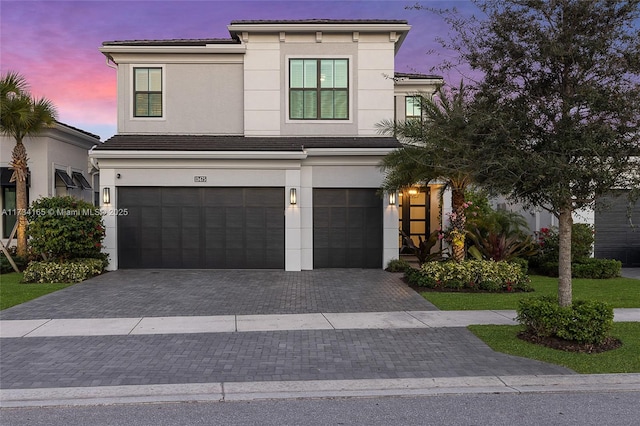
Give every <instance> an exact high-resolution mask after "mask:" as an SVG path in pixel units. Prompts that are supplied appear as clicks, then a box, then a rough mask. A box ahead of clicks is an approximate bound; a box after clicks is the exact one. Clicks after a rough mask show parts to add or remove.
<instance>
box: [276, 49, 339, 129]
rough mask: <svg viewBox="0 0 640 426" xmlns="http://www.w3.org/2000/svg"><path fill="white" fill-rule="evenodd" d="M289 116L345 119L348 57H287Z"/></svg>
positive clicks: (306, 118)
mask: <svg viewBox="0 0 640 426" xmlns="http://www.w3.org/2000/svg"><path fill="white" fill-rule="evenodd" d="M289 118H290V119H292V120H347V119H349V60H348V59H291V60H290V61H289Z"/></svg>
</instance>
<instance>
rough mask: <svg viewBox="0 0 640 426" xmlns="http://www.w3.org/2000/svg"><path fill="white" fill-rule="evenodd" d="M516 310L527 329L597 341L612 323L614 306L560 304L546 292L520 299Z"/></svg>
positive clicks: (581, 302)
mask: <svg viewBox="0 0 640 426" xmlns="http://www.w3.org/2000/svg"><path fill="white" fill-rule="evenodd" d="M517 313H518V317H517V319H518V321H519V322H520V324H522V325H524V326H525V328H526V331H527V332H529V333H532V334H534V335H536V336H538V337H558V338H560V339H564V340H570V341H573V342H577V343H585V344H593V345H597V344H600V343H602V342H603V341H604V339H605V338H606V337H607V336H608V334H609V332H610V331H611V327H613V308H611V307H610V306H609V305H607V304H606V303H604V302H598V301H575V302H574V303H573V304H572V305H571V306H567V307H561V306H559V305H558V302H557V301H556V300H554V299H553V298H551V297H548V296H547V297H540V298H530V299H522V300H520V302H519V305H518V309H517Z"/></svg>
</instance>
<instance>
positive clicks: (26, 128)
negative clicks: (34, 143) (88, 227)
mask: <svg viewBox="0 0 640 426" xmlns="http://www.w3.org/2000/svg"><path fill="white" fill-rule="evenodd" d="M55 117H56V110H55V108H54V106H53V104H52V103H51V102H50V101H49V100H47V99H45V98H39V99H36V98H34V97H32V96H31V94H30V92H29V85H28V84H27V81H26V79H25V78H24V77H23V76H21V75H20V74H18V73H16V72H12V71H9V72H7V73H6V74H5V75H3V76H2V78H0V132H2V133H3V134H5V135H8V136H11V137H12V138H13V139H15V146H14V148H13V151H12V155H11V162H10V163H9V166H10V167H11V168H12V169H13V175H12V176H11V181H12V182H15V183H16V214H17V221H18V230H17V254H18V256H22V257H24V256H26V254H27V218H26V216H25V213H26V211H27V209H28V207H29V203H28V200H27V173H28V164H27V162H28V158H27V150H26V149H25V146H24V143H23V141H24V138H25V137H27V136H33V135H36V134H38V133H40V132H41V131H42V130H43V129H44V128H45V127H47V126H50V125H52V124H53V123H54V122H55Z"/></svg>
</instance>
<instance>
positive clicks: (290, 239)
mask: <svg viewBox="0 0 640 426" xmlns="http://www.w3.org/2000/svg"><path fill="white" fill-rule="evenodd" d="M292 189H295V192H296V204H291V190H292ZM284 192H285V218H284V224H285V231H284V232H285V252H284V253H285V256H284V264H285V266H284V269H285V271H300V270H301V265H302V260H301V248H302V247H301V230H300V217H301V216H300V203H301V201H302V199H303V197H302V191H301V188H300V170H286V171H285V191H284Z"/></svg>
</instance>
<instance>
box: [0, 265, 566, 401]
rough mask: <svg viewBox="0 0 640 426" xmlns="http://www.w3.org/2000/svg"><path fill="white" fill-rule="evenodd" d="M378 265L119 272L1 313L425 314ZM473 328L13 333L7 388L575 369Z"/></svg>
mask: <svg viewBox="0 0 640 426" xmlns="http://www.w3.org/2000/svg"><path fill="white" fill-rule="evenodd" d="M425 310H435V308H434V307H433V306H432V305H431V304H430V303H428V302H427V301H425V300H424V299H423V298H421V297H420V296H419V295H418V294H416V293H415V292H413V291H412V290H411V289H409V288H408V287H407V286H406V285H405V284H404V283H403V282H402V281H401V279H400V276H399V275H398V274H390V273H387V272H384V271H376V270H319V271H306V272H284V271H171V270H167V271H164V270H163V271H155V270H141V271H133V270H130V271H116V272H110V273H108V274H105V275H103V276H100V277H97V278H94V279H91V280H88V281H86V282H84V283H81V284H78V285H74V286H71V287H69V288H66V289H64V290H61V291H58V292H56V293H52V294H50V295H47V296H44V297H42V298H40V299H36V300H34V301H31V302H28V303H25V304H23V305H20V306H16V307H13V308H10V309H7V310H5V311H2V312H0V319H2V320H13V319H19V320H24V319H42V318H54V319H58V318H116V317H146V316H165V317H166V316H184V315H187V316H206V315H229V314H232V315H233V314H236V315H240V314H292V313H335V312H389V311H425ZM571 373H572V372H571V371H569V370H567V369H565V368H562V367H557V366H553V365H548V364H544V363H541V362H537V361H532V360H527V359H523V358H518V357H512V356H508V355H503V354H499V353H496V352H494V351H492V350H491V349H490V348H489V347H487V346H486V345H485V344H484V343H482V341H480V340H479V339H478V338H476V337H475V336H474V335H473V334H472V333H471V332H469V331H468V330H466V329H465V328H462V327H452V328H421V329H375V328H372V329H342V330H337V329H336V330H290V331H265V332H255V331H252V332H225V333H195V334H159V335H118V336H111V335H109V336H77V337H21V338H2V339H1V344H0V388H2V389H34V388H57V387H87V386H110V385H146V384H178V383H213V382H248V381H256V382H258V381H272V380H284V381H286V380H330V379H333V380H336V379H390V378H425V377H459V376H504V375H543V374H571Z"/></svg>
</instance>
